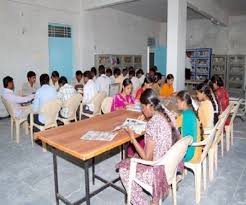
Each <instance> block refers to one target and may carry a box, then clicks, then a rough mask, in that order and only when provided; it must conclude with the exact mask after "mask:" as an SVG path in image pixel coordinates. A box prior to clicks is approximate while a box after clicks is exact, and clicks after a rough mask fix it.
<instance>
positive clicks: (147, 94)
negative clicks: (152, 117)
mask: <svg viewBox="0 0 246 205" xmlns="http://www.w3.org/2000/svg"><path fill="white" fill-rule="evenodd" d="M140 102H141V104H143V105H151V106H152V107H153V108H154V110H155V111H157V112H159V113H161V114H162V115H163V116H164V118H165V119H166V121H167V122H168V124H169V125H170V127H171V130H172V144H175V143H176V142H177V140H178V139H177V136H176V129H177V128H176V127H174V125H173V122H172V120H171V118H170V116H169V115H168V114H167V112H166V109H165V108H164V107H163V105H162V103H161V101H160V99H159V98H158V97H157V95H156V93H155V91H154V90H152V89H149V88H148V89H146V90H145V91H144V92H143V93H142V95H141V97H140Z"/></svg>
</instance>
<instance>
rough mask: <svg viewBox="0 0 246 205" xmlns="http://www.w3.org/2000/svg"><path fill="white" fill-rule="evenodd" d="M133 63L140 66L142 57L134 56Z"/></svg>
mask: <svg viewBox="0 0 246 205" xmlns="http://www.w3.org/2000/svg"><path fill="white" fill-rule="evenodd" d="M134 63H135V64H141V63H142V57H141V56H134Z"/></svg>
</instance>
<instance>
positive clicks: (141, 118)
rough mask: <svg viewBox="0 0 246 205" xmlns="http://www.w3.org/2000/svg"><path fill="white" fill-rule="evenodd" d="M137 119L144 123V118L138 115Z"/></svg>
mask: <svg viewBox="0 0 246 205" xmlns="http://www.w3.org/2000/svg"><path fill="white" fill-rule="evenodd" d="M137 119H138V120H141V121H144V120H145V116H144V115H140V116H139V117H138V118H137Z"/></svg>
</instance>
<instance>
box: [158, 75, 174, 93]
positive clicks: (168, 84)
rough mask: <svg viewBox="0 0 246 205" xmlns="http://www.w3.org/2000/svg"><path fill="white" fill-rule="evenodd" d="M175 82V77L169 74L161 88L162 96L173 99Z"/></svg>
mask: <svg viewBox="0 0 246 205" xmlns="http://www.w3.org/2000/svg"><path fill="white" fill-rule="evenodd" d="M173 81H174V77H173V75H172V74H168V75H167V77H166V81H165V83H164V84H163V85H162V87H161V91H160V96H163V97H171V96H172V95H173V94H174V88H173Z"/></svg>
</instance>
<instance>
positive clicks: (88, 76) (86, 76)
mask: <svg viewBox="0 0 246 205" xmlns="http://www.w3.org/2000/svg"><path fill="white" fill-rule="evenodd" d="M91 73H92V72H91V71H89V70H87V71H85V72H84V81H85V83H87V82H88V81H89V80H91V79H92V78H93V77H92V74H91Z"/></svg>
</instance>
